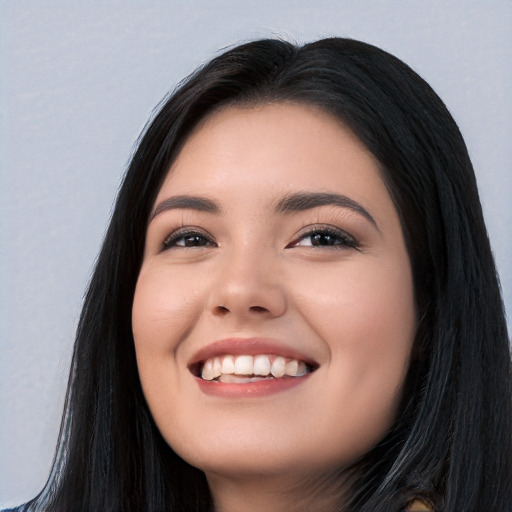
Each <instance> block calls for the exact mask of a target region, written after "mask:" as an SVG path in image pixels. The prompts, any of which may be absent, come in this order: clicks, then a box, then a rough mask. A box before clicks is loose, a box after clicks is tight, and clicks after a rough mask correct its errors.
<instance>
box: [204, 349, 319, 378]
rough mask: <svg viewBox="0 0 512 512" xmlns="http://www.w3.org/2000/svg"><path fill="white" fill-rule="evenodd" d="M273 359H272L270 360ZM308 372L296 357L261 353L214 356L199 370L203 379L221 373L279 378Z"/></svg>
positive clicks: (299, 375)
mask: <svg viewBox="0 0 512 512" xmlns="http://www.w3.org/2000/svg"><path fill="white" fill-rule="evenodd" d="M271 359H273V361H271ZM308 372H309V369H308V367H307V366H306V363H304V362H303V361H298V360H297V359H285V358H284V357H282V356H277V357H275V358H272V357H271V356H268V355H265V354H262V355H257V356H246V355H242V356H231V355H226V356H223V357H214V358H211V359H208V360H207V361H205V363H204V366H203V369H202V371H201V377H202V378H203V379H204V380H213V379H216V378H217V377H220V376H221V375H232V374H235V375H259V376H262V377H266V376H268V375H272V376H273V377H276V378H279V377H283V376H284V375H288V376H290V377H302V376H303V375H305V374H306V373H308Z"/></svg>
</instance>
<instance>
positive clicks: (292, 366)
mask: <svg viewBox="0 0 512 512" xmlns="http://www.w3.org/2000/svg"><path fill="white" fill-rule="evenodd" d="M298 367H299V361H297V359H292V360H291V361H289V362H288V363H286V366H285V370H284V371H285V373H286V375H291V376H292V377H293V376H294V375H297V369H298Z"/></svg>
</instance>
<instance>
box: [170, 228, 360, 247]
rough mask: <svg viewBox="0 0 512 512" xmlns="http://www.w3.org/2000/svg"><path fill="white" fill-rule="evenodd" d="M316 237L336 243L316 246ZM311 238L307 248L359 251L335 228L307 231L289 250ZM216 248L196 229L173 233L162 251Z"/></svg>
mask: <svg viewBox="0 0 512 512" xmlns="http://www.w3.org/2000/svg"><path fill="white" fill-rule="evenodd" d="M315 235H320V236H322V237H326V236H327V237H329V239H332V241H334V243H328V244H326V245H315V243H314V242H313V239H312V238H313V237H314V236H315ZM308 237H309V238H311V243H310V244H308V245H306V246H305V247H315V248H329V249H346V248H352V249H358V244H357V242H356V240H355V239H354V238H353V237H352V236H351V235H349V234H348V233H346V232H345V231H342V230H341V229H335V228H333V227H327V226H324V227H317V228H314V229H311V230H309V231H307V232H306V233H303V234H302V235H301V236H300V237H299V238H297V240H295V241H294V242H292V243H290V244H289V245H287V247H286V248H287V249H288V248H293V247H297V246H299V247H300V245H299V243H300V242H301V241H303V240H304V239H306V238H308ZM192 238H194V239H195V242H196V243H197V242H198V241H200V242H201V243H199V244H197V245H195V244H194V245H187V239H192ZM179 241H184V243H182V244H180V245H178V242H179ZM192 243H194V242H192ZM207 246H208V247H216V246H217V244H216V242H215V241H214V240H213V239H212V238H211V237H210V236H208V235H206V234H205V233H203V232H202V231H199V230H196V229H187V230H184V231H182V230H178V231H175V232H174V233H171V234H170V235H169V236H168V237H167V238H166V239H165V240H164V242H163V244H162V251H166V250H168V249H173V248H176V247H178V248H194V247H207Z"/></svg>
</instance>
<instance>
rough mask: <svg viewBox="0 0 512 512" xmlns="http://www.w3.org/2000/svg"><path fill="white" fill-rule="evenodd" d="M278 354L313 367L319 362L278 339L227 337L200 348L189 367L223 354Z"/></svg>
mask: <svg viewBox="0 0 512 512" xmlns="http://www.w3.org/2000/svg"><path fill="white" fill-rule="evenodd" d="M228 354H229V355H251V356H254V355H258V354H267V355H277V356H282V357H285V358H288V359H297V360H299V361H304V362H305V363H306V364H308V365H309V366H310V367H311V368H313V369H316V368H317V367H318V363H317V362H316V361H314V359H312V358H311V357H309V356H307V355H306V354H304V353H301V352H300V351H298V350H297V349H295V348H294V347H291V346H289V345H286V344H284V343H282V342H280V341H277V340H270V339H265V338H226V339H221V340H217V341H214V342H213V343H211V344H209V345H207V346H205V347H203V348H201V349H199V350H198V351H197V352H196V353H195V354H194V356H192V358H191V359H190V362H189V364H188V367H189V368H191V369H192V368H197V367H198V366H200V365H201V364H202V363H204V362H205V361H206V360H208V359H211V358H213V357H220V356H223V355H228Z"/></svg>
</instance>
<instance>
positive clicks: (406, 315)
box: [132, 103, 415, 477]
mask: <svg viewBox="0 0 512 512" xmlns="http://www.w3.org/2000/svg"><path fill="white" fill-rule="evenodd" d="M132 322H133V334H134V339H135V348H136V353H137V364H138V369H139V374H140V379H141V382H142V387H143V390H144V394H145V397H146V399H147V402H148V405H149V408H150V410H151V413H152V415H153V417H154V419H155V421H156V424H157V425H158V428H159V429H160V431H161V433H162V435H163V436H164V438H165V439H166V441H167V442H168V443H169V445H170V446H171V447H172V448H173V449H174V450H175V451H176V452H177V453H178V454H179V455H181V456H182V457H183V458H184V459H185V460H187V461H188V462H189V463H191V464H192V465H194V466H196V467H198V468H200V469H202V470H204V471H205V472H206V474H207V475H228V476H229V475H232V476H236V477H240V476H241V475H251V474H267V475H269V474H276V475H277V474H283V472H286V474H288V475H293V474H296V473H302V474H306V475H307V474H308V473H309V474H313V472H314V473H317V474H318V472H321V473H326V474H328V473H329V472H331V471H335V470H336V469H339V468H342V467H344V466H346V465H348V464H350V463H352V462H354V461H355V460H356V459H357V458H359V457H360V456H361V455H363V454H364V453H366V452H367V451H368V450H370V449H371V448H372V447H373V446H374V445H375V444H376V443H377V442H378V441H379V440H380V439H382V437H383V436H384V435H385V434H386V432H387V431H388V429H389V427H390V426H391V424H392V422H393V420H394V418H395V415H396V410H397V403H398V401H399V398H400V393H401V387H402V384H403V382H404V377H405V374H406V371H407V368H408V363H409V357H410V353H411V345H412V341H413V337H414V331H415V309H414V298H413V283H412V277H411V267H410V262H409V258H408V255H407V251H406V248H405V244H404V239H403V235H402V231H401V227H400V222H399V219H398V216H397V212H396V210H395V208H394V206H393V203H392V201H391V198H390V196H389V194H388V192H387V190H386V186H385V184H384V183H383V181H382V179H381V177H380V175H379V171H378V167H377V164H376V162H375V160H374V159H373V158H372V156H371V155H370V153H369V152H368V151H367V150H366V149H365V147H364V146H363V145H362V144H361V143H360V142H359V140H358V139H357V138H356V137H355V136H354V135H353V134H352V132H351V131H350V130H349V129H347V128H346V127H345V126H343V125H342V124H341V123H340V122H339V121H337V120H335V119H334V118H332V117H331V116H329V115H328V114H326V113H324V112H322V111H320V110H317V109H315V108H313V107H308V106H304V105H302V106H301V105H293V104H286V103H284V104H273V105H264V106H259V107H255V108H234V107H230V108H226V109H224V110H221V111H219V112H217V113H214V114H213V115H212V116H211V117H209V118H208V119H207V120H206V121H205V122H203V123H202V124H201V125H200V126H199V127H198V128H197V129H196V130H195V132H194V133H193V134H192V135H191V136H190V137H189V139H188V141H187V142H186V144H185V145H184V147H183V149H182V150H181V152H180V154H179V156H178V158H177V159H176V161H175V163H174V164H173V165H172V168H171V169H170V171H169V174H168V175H167V177H166V179H165V181H164V183H163V186H162V188H161V190H160V191H159V194H158V197H157V200H156V202H155V205H154V209H153V214H152V217H151V220H150V223H149V227H148V231H147V238H146V246H145V254H144V260H143V264H142V268H141V271H140V275H139V278H138V282H137V287H136V292H135V298H134V303H133V318H132Z"/></svg>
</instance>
